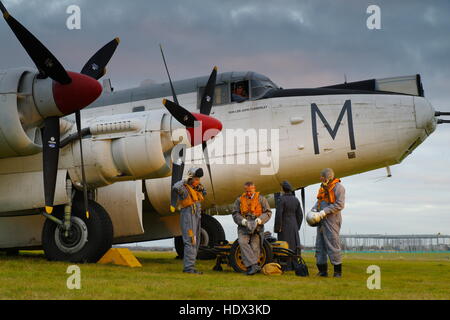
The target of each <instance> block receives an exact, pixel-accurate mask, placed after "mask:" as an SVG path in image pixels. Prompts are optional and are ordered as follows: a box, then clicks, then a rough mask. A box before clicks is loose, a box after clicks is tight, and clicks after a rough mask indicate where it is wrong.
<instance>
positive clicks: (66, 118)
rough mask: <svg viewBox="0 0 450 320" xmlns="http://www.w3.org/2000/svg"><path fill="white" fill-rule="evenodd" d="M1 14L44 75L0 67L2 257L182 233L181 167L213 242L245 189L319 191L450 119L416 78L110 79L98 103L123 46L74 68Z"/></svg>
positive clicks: (95, 249) (386, 161)
mask: <svg viewBox="0 0 450 320" xmlns="http://www.w3.org/2000/svg"><path fill="white" fill-rule="evenodd" d="M0 8H1V10H2V12H3V14H4V17H5V19H6V21H7V23H8V24H9V26H10V27H11V29H12V30H13V31H14V33H15V34H16V36H17V38H18V39H19V40H20V42H21V43H22V45H23V46H24V47H25V49H26V50H27V52H28V54H29V55H30V57H31V58H32V60H33V61H34V62H35V64H36V66H37V69H38V72H35V71H33V70H29V69H25V68H23V69H13V70H6V71H2V72H0V112H1V115H0V195H1V196H0V204H1V207H0V208H1V209H0V211H1V212H0V248H1V249H22V248H28V249H29V248H43V249H44V251H45V254H46V256H47V258H49V259H51V260H70V261H77V262H83V261H89V262H93V261H96V260H97V259H98V258H99V257H100V256H101V255H102V254H103V253H104V252H106V250H108V248H110V247H111V245H112V244H113V243H129V242H137V241H148V240H156V239H164V238H172V237H177V236H179V235H180V233H181V232H180V228H179V214H178V212H176V210H174V209H175V207H176V203H175V201H174V200H173V196H171V185H172V184H173V183H174V182H175V181H178V180H180V179H181V177H182V175H183V172H184V171H186V170H185V168H184V167H185V166H196V167H203V168H204V169H205V170H204V171H205V172H207V173H208V174H209V177H207V178H206V179H204V183H205V187H206V188H207V190H209V194H208V196H207V197H206V203H205V205H204V207H205V209H206V211H205V215H204V218H203V219H202V228H203V233H202V243H203V244H205V245H207V244H213V243H215V242H216V241H218V240H221V239H223V238H224V232H223V229H222V227H221V226H220V224H219V222H218V221H217V220H216V219H214V218H213V217H212V216H211V215H214V214H229V213H231V211H230V208H229V206H230V204H231V203H233V202H234V200H235V198H236V196H237V194H238V193H239V191H240V190H241V187H242V184H243V183H244V182H245V181H248V180H252V181H254V182H255V183H256V184H257V185H258V189H259V190H260V191H261V192H262V193H263V194H266V195H271V194H273V193H275V192H277V191H278V190H279V184H280V182H281V181H282V180H284V179H288V180H289V181H290V182H291V184H292V185H293V186H295V187H296V188H304V187H306V186H308V185H310V184H314V183H317V182H318V181H317V172H319V171H320V170H321V169H322V168H323V167H329V166H332V167H333V168H334V169H335V171H336V174H337V175H339V176H340V177H345V176H350V175H354V174H357V173H361V172H365V171H370V170H374V169H378V168H382V167H388V166H391V165H394V164H398V163H400V162H401V161H402V160H403V159H404V158H405V157H407V156H408V155H409V154H411V152H412V151H413V150H414V149H415V148H416V147H418V146H419V145H420V144H421V143H422V142H423V141H424V140H425V139H426V138H427V137H428V136H429V135H430V134H432V133H433V131H434V130H435V129H436V125H437V124H438V123H445V122H448V121H447V120H442V119H438V118H437V117H438V116H445V115H450V114H449V113H442V112H435V111H434V109H433V107H432V106H431V105H430V103H429V102H428V101H427V100H426V99H425V97H424V92H423V89H422V84H421V79H420V76H418V75H417V76H406V77H395V78H387V79H372V80H366V81H360V82H352V83H344V84H339V85H334V86H329V87H323V88H312V89H281V88H279V87H278V86H277V85H276V84H275V83H273V82H272V81H271V80H270V79H269V78H267V77H266V76H263V75H260V74H257V73H254V72H227V73H220V74H217V69H216V68H215V69H214V70H213V72H212V74H211V76H209V77H199V78H193V79H187V80H182V81H175V82H173V83H172V80H171V79H170V76H169V82H168V83H164V84H155V85H142V86H140V87H137V88H132V89H127V90H121V91H117V92H115V91H113V90H112V89H111V88H110V87H109V86H108V85H107V82H104V83H105V85H104V88H103V94H102V95H101V97H100V98H98V96H99V95H100V91H101V90H100V88H99V84H98V82H97V80H98V79H100V78H101V76H103V74H104V68H105V66H106V64H107V63H108V61H109V59H110V58H111V56H112V54H113V53H114V50H115V48H116V47H117V44H118V41H115V43H114V42H112V43H110V44H108V45H107V46H106V47H105V48H104V49H101V50H100V51H99V52H100V53H98V54H96V55H94V57H93V58H92V59H91V60H90V61H89V62H88V63H87V64H86V67H85V68H83V71H82V72H81V74H76V73H71V72H67V71H65V69H64V68H63V67H62V66H61V65H60V63H59V62H58V61H57V60H56V58H54V56H53V55H51V53H50V52H49V51H48V50H47V49H46V48H45V47H44V46H43V45H42V44H40V42H39V41H38V40H37V39H36V38H34V36H32V35H31V34H30V33H29V32H28V31H27V30H26V29H25V28H24V27H23V26H21V25H20V24H19V23H18V22H17V21H16V20H14V19H13V18H12V17H11V16H10V15H9V13H8V12H7V11H6V9H5V8H4V7H3V5H1V2H0ZM161 51H162V49H161ZM164 63H165V58H164ZM166 67H167V65H166ZM167 72H168V71H167ZM97 98H98V99H97ZM169 99H172V100H173V101H170V100H169ZM94 100H95V102H93V101H94ZM162 100H163V104H164V106H165V108H164V107H163V106H162V104H161V101H162ZM181 106H183V107H181ZM81 110H82V111H81ZM198 111H199V112H198ZM72 113H76V115H75V117H74V116H72V115H70V114H72ZM81 115H82V118H81ZM49 119H50V120H49ZM199 123H200V126H199ZM222 127H223V130H222ZM41 131H43V134H42V135H41ZM195 131H197V132H200V134H195ZM221 131H222V132H221ZM211 132H212V133H211ZM268 136H270V138H269V137H268ZM198 137H200V139H198ZM255 137H256V140H255ZM52 138H53V139H52ZM255 141H256V142H255ZM264 142H265V143H264ZM81 147H82V152H81ZM59 150H60V152H59ZM173 155H175V156H173ZM42 159H44V160H42ZM242 159H243V160H244V161H242ZM249 159H253V160H254V159H256V160H257V161H254V162H251V161H248V160H249ZM43 176H44V183H43V182H42V177H43ZM171 198H172V199H171ZM52 208H54V210H53V209H52ZM86 211H88V212H86ZM177 249H180V246H178V248H177Z"/></svg>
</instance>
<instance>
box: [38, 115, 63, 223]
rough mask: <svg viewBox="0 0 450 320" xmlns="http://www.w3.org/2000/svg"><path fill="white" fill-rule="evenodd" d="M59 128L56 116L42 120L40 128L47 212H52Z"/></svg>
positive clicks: (56, 172)
mask: <svg viewBox="0 0 450 320" xmlns="http://www.w3.org/2000/svg"><path fill="white" fill-rule="evenodd" d="M59 130H60V129H59V118H58V117H50V118H46V119H45V120H44V127H43V129H42V146H43V150H42V163H43V171H44V195H45V211H46V212H47V213H48V214H51V213H52V212H53V201H54V198H55V188H56V177H57V174H58V160H59V139H60V131H59Z"/></svg>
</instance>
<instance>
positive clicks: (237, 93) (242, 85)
mask: <svg viewBox="0 0 450 320" xmlns="http://www.w3.org/2000/svg"><path fill="white" fill-rule="evenodd" d="M248 89H249V85H248V81H240V82H235V83H232V84H231V101H233V102H238V103H240V102H244V101H247V100H248V99H249V98H250V97H249V90H248Z"/></svg>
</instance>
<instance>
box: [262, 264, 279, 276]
mask: <svg viewBox="0 0 450 320" xmlns="http://www.w3.org/2000/svg"><path fill="white" fill-rule="evenodd" d="M262 273H263V274H265V275H266V276H279V275H282V274H283V270H281V266H280V265H279V264H278V263H274V262H272V263H268V264H266V265H265V266H264V267H263V268H262Z"/></svg>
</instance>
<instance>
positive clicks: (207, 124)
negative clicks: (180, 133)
mask: <svg viewBox="0 0 450 320" xmlns="http://www.w3.org/2000/svg"><path fill="white" fill-rule="evenodd" d="M192 115H193V116H194V117H195V118H196V119H197V121H199V122H201V124H202V125H201V131H199V130H198V129H196V128H187V130H188V132H189V136H190V140H191V145H192V146H196V145H199V144H201V143H203V142H206V141H208V140H210V139H212V138H214V137H215V136H217V135H218V134H219V133H220V132H221V131H222V129H223V125H222V123H221V122H220V121H219V120H217V119H216V118H214V117H211V116H207V115H205V114H201V113H193V114H192ZM200 133H201V137H200V136H199V135H200Z"/></svg>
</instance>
